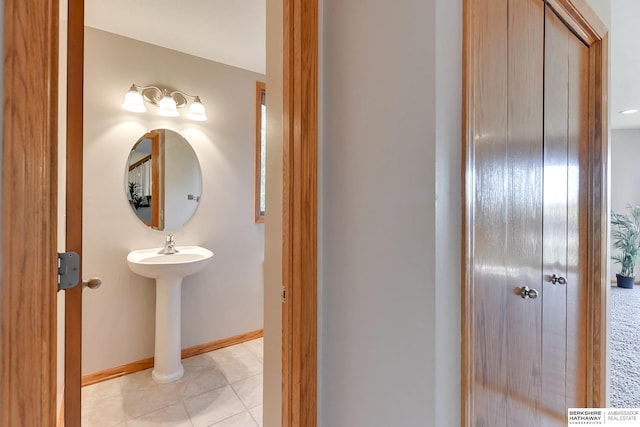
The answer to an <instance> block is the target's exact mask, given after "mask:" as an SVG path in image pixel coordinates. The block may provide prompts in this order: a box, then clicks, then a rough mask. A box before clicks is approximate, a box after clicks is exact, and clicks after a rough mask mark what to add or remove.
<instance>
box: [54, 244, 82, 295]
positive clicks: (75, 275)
mask: <svg viewBox="0 0 640 427" xmlns="http://www.w3.org/2000/svg"><path fill="white" fill-rule="evenodd" d="M78 282H80V255H78V254H77V253H75V252H62V253H58V290H59V291H61V290H62V291H65V290H67V289H71V288H75V287H76V286H77V285H78Z"/></svg>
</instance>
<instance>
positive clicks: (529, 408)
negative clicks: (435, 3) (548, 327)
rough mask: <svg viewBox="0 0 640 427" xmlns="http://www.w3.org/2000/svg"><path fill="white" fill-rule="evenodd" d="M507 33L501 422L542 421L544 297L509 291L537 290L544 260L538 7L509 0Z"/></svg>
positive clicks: (541, 43) (541, 13) (538, 4)
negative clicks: (504, 400) (505, 360)
mask: <svg viewBox="0 0 640 427" xmlns="http://www.w3.org/2000/svg"><path fill="white" fill-rule="evenodd" d="M508 13H509V31H508V38H509V42H508V57H509V64H508V78H507V80H508V121H507V147H506V159H507V161H506V164H505V167H506V176H507V182H505V183H504V188H505V191H506V193H507V200H508V204H507V206H506V212H505V215H506V224H507V226H508V230H507V234H506V242H505V246H504V249H503V250H504V253H505V267H506V269H507V271H508V276H509V289H507V291H508V296H509V298H508V304H507V306H506V308H507V313H506V316H507V322H508V323H507V327H506V329H507V346H508V353H509V356H510V359H509V364H508V366H505V369H506V374H507V381H508V388H507V390H508V392H509V397H508V398H509V405H508V406H507V426H523V427H524V426H534V425H538V424H539V423H540V414H539V404H540V398H541V391H542V388H541V381H540V376H539V375H536V374H535V373H537V372H540V370H541V360H540V345H541V339H542V337H541V334H542V300H541V299H523V298H521V297H520V296H519V295H514V292H513V291H514V289H515V290H516V291H517V290H519V288H521V287H522V286H528V287H529V288H532V289H536V290H538V289H540V288H539V286H538V284H539V278H540V268H541V264H542V235H541V231H542V179H543V174H542V167H543V165H542V137H543V133H542V132H543V110H542V108H543V99H542V94H543V60H544V57H543V56H544V52H543V50H544V33H543V31H544V27H543V25H544V6H543V4H542V2H539V1H522V0H512V1H510V3H509V10H508Z"/></svg>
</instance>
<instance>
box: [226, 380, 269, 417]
mask: <svg viewBox="0 0 640 427" xmlns="http://www.w3.org/2000/svg"><path fill="white" fill-rule="evenodd" d="M231 386H232V387H233V389H234V390H235V391H236V394H237V395H238V397H239V398H240V400H241V401H242V403H244V406H246V407H247V409H251V408H254V407H256V406H258V405H261V404H262V374H258V375H254V376H252V377H249V378H247V379H244V380H240V381H238V382H235V383H233V384H231Z"/></svg>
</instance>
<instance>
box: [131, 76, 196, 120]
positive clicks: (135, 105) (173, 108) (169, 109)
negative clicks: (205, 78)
mask: <svg viewBox="0 0 640 427" xmlns="http://www.w3.org/2000/svg"><path fill="white" fill-rule="evenodd" d="M144 101H147V102H149V103H151V104H153V105H155V106H156V107H158V114H160V115H161V116H165V117H177V116H178V115H179V113H178V109H180V108H182V107H186V106H187V104H189V114H188V115H187V117H189V118H190V119H191V120H197V121H200V122H202V121H205V120H207V115H206V113H205V109H204V105H202V101H200V97H199V96H197V95H189V94H187V93H184V92H181V91H179V90H174V91H171V92H170V91H169V90H167V89H161V88H159V87H157V86H139V85H137V84H135V83H134V84H132V85H131V88H129V91H128V92H127V93H126V94H125V96H124V103H123V104H122V109H123V110H127V111H132V112H134V113H144V112H145V111H147V109H146V107H145V106H144Z"/></svg>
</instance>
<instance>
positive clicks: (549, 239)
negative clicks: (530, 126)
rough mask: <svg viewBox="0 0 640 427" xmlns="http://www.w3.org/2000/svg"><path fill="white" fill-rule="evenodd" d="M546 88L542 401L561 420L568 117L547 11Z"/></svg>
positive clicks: (564, 45) (559, 42)
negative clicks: (558, 279) (560, 280)
mask: <svg viewBox="0 0 640 427" xmlns="http://www.w3.org/2000/svg"><path fill="white" fill-rule="evenodd" d="M545 16H546V18H545V70H544V73H545V84H544V219H543V222H544V230H543V235H544V245H543V270H542V271H543V274H542V277H541V282H542V284H541V286H542V289H543V292H542V297H543V314H542V316H543V343H542V398H543V401H542V402H543V407H544V411H545V413H547V414H548V415H549V417H550V421H547V422H545V425H549V426H550V425H554V423H553V419H554V418H557V419H559V420H563V419H564V417H565V414H566V408H567V406H566V399H565V381H566V303H567V299H566V289H567V287H566V285H564V284H559V283H555V284H554V283H552V282H551V276H552V275H554V274H555V275H557V276H559V277H563V278H566V276H567V271H566V264H567V179H568V177H567V132H568V130H567V112H568V102H569V101H568V87H569V86H568V78H569V75H568V73H569V71H568V46H569V42H568V30H567V29H566V27H565V26H564V24H563V23H562V22H561V21H560V20H559V19H558V17H556V16H555V14H554V13H553V12H552V11H551V10H550V9H547V10H546V13H545Z"/></svg>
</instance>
